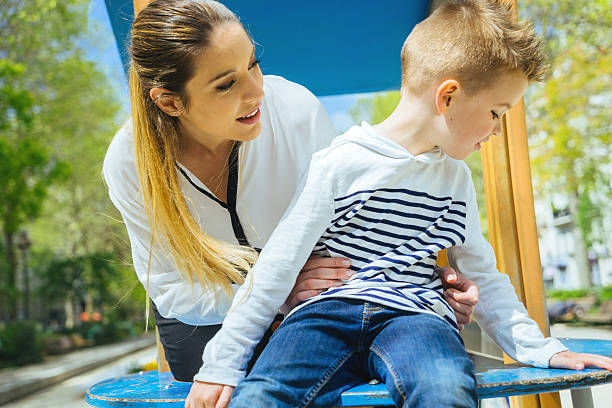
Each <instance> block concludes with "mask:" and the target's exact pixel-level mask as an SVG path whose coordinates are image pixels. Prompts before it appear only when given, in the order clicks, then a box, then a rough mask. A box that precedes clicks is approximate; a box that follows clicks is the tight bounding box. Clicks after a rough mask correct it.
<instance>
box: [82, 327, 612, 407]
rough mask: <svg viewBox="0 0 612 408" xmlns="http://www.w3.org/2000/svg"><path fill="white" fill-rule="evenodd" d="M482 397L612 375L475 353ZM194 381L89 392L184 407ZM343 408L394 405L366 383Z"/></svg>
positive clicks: (129, 380)
mask: <svg viewBox="0 0 612 408" xmlns="http://www.w3.org/2000/svg"><path fill="white" fill-rule="evenodd" d="M559 340H561V342H563V344H565V345H566V346H567V347H568V348H569V349H570V350H572V351H575V352H580V353H593V354H601V355H605V356H609V357H612V341H606V340H587V339H559ZM471 358H472V360H473V361H474V367H475V374H476V381H477V384H478V386H477V394H478V398H479V399H484V398H496V397H503V396H510V395H524V394H537V393H542V392H552V391H559V390H565V389H575V388H582V387H591V386H593V385H598V384H605V383H612V372H610V371H607V370H594V369H588V370H583V371H575V370H560V369H542V368H533V367H529V366H525V365H521V364H504V363H503V361H501V360H499V359H494V358H490V357H487V356H484V355H481V354H478V353H471ZM190 388H191V383H186V382H179V381H175V380H174V379H173V378H172V374H170V373H158V372H157V371H150V372H143V373H138V374H132V375H127V376H124V377H118V378H113V379H109V380H106V381H102V382H100V383H98V384H96V385H94V386H92V387H91V388H90V389H89V390H87V392H86V394H85V400H86V401H87V403H88V404H89V405H91V406H94V407H134V408H141V407H142V408H144V407H150V408H157V407H159V408H161V407H164V408H165V407H181V408H182V407H184V406H185V398H186V397H187V394H188V393H189V389H190ZM340 404H341V405H340V406H343V407H357V406H364V405H369V406H380V407H382V406H393V402H392V400H391V398H390V397H389V394H388V392H387V390H386V389H385V386H384V385H383V384H376V385H369V384H364V385H360V386H357V387H355V388H352V389H350V390H349V391H347V392H345V393H344V394H342V401H341V403H340Z"/></svg>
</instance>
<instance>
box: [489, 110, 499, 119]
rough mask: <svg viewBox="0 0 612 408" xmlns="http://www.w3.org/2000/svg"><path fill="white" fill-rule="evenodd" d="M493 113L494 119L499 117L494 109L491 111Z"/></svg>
mask: <svg viewBox="0 0 612 408" xmlns="http://www.w3.org/2000/svg"><path fill="white" fill-rule="evenodd" d="M491 115H492V116H493V120H497V119H499V115H498V114H497V113H495V112H494V111H491Z"/></svg>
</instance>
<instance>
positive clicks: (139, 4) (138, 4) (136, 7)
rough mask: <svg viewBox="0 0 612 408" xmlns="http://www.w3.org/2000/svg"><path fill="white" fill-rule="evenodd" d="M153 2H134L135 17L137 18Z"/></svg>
mask: <svg viewBox="0 0 612 408" xmlns="http://www.w3.org/2000/svg"><path fill="white" fill-rule="evenodd" d="M151 1H152V0H134V15H135V16H137V15H138V13H140V10H142V9H143V8H145V7H146V6H147V4H149V3H150V2H151Z"/></svg>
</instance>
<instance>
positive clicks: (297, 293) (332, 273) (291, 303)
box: [281, 256, 353, 313]
mask: <svg viewBox="0 0 612 408" xmlns="http://www.w3.org/2000/svg"><path fill="white" fill-rule="evenodd" d="M350 265H351V262H350V261H349V260H348V259H346V258H322V257H318V256H311V257H310V258H308V261H306V264H305V265H304V267H303V268H302V272H300V274H299V275H298V277H297V280H296V282H295V286H294V287H293V290H292V291H291V293H290V294H289V297H287V300H286V301H285V305H283V308H281V312H282V313H287V312H289V311H290V310H291V309H293V308H294V307H295V306H297V305H298V304H300V303H302V302H303V301H305V300H306V299H310V298H311V297H313V296H316V295H318V294H319V293H321V292H324V291H326V290H327V289H329V288H331V287H337V286H342V281H343V280H346V279H348V278H350V277H351V275H352V274H353V272H352V271H351V270H349V269H348V267H349V266H350Z"/></svg>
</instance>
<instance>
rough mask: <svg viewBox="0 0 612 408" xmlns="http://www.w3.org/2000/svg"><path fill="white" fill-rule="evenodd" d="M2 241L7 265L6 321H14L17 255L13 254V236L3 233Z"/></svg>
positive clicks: (16, 306)
mask: <svg viewBox="0 0 612 408" xmlns="http://www.w3.org/2000/svg"><path fill="white" fill-rule="evenodd" d="M4 240H5V243H6V260H7V264H8V276H7V280H6V281H7V282H6V283H7V288H6V289H7V303H8V319H9V320H15V319H16V318H17V308H18V305H17V254H16V253H15V234H13V233H12V232H9V231H6V230H5V231H4Z"/></svg>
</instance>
